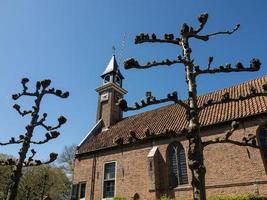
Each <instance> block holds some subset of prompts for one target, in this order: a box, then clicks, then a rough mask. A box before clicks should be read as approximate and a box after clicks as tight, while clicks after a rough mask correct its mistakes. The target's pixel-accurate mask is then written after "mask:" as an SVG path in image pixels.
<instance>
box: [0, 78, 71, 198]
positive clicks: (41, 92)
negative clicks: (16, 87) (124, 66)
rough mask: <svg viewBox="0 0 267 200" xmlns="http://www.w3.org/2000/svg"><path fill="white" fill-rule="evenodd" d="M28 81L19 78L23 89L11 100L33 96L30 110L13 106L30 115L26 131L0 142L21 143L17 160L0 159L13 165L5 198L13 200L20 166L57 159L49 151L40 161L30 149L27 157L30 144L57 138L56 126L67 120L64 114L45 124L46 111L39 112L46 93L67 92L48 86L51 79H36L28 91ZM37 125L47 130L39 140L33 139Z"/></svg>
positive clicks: (57, 93)
mask: <svg viewBox="0 0 267 200" xmlns="http://www.w3.org/2000/svg"><path fill="white" fill-rule="evenodd" d="M28 82H29V79H28V78H23V79H22V80H21V84H22V87H23V90H22V92H21V93H18V94H14V95H12V98H13V100H18V99H19V98H21V97H23V96H29V97H33V98H35V100H34V105H33V106H32V109H31V110H24V111H22V110H21V107H20V105H18V104H14V106H13V108H14V109H15V110H16V111H17V112H18V113H19V114H20V115H21V116H22V117H25V116H27V115H30V116H31V119H30V122H29V124H28V125H27V126H26V127H25V129H26V131H25V133H24V134H21V135H19V137H18V138H17V139H16V138H15V137H11V139H10V140H9V141H8V142H6V143H0V145H1V146H4V145H12V144H21V148H20V151H19V152H18V154H19V158H18V159H17V160H14V159H7V160H0V165H10V166H13V167H14V168H13V171H12V174H11V180H10V184H9V187H8V195H7V200H14V199H16V196H17V190H18V185H19V181H20V178H21V176H22V168H23V167H27V166H39V165H42V164H49V163H52V162H53V161H55V160H56V159H57V154H56V153H50V158H49V160H48V161H45V162H42V161H41V160H35V159H34V156H35V154H36V151H35V150H34V149H31V150H30V151H31V155H30V156H28V157H27V153H28V151H29V149H30V146H31V144H45V143H47V142H49V141H50V140H52V139H55V138H57V137H58V136H59V135H60V133H59V132H58V131H57V129H58V128H60V127H61V125H63V124H64V123H65V122H66V121H67V120H66V118H65V117H64V116H60V117H59V118H58V124H57V125H55V126H48V125H46V124H45V121H46V118H47V113H43V114H42V115H41V114H40V108H41V103H42V100H43V97H45V96H46V95H55V96H57V97H60V98H67V97H68V96H69V92H62V91H61V90H55V89H54V88H49V86H50V84H51V80H43V81H37V82H36V87H35V91H34V92H29V91H28V87H27V83H28ZM37 127H43V128H44V129H45V130H46V131H47V132H46V133H45V138H44V139H43V140H40V141H34V140H33V135H34V130H35V128H37Z"/></svg>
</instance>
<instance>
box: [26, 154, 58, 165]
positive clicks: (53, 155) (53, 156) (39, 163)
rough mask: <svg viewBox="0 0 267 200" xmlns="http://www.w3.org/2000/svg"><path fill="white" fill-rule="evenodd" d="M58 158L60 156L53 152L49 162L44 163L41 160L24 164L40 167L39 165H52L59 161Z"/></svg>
mask: <svg viewBox="0 0 267 200" xmlns="http://www.w3.org/2000/svg"><path fill="white" fill-rule="evenodd" d="M57 156H58V154H57V153H54V152H52V153H50V155H49V157H50V158H49V160H48V161H45V162H43V161H41V160H31V161H29V160H28V161H26V162H24V166H39V165H44V164H50V163H52V162H54V161H55V160H56V159H57Z"/></svg>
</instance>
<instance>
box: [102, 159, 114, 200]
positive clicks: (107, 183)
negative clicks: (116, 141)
mask: <svg viewBox="0 0 267 200" xmlns="http://www.w3.org/2000/svg"><path fill="white" fill-rule="evenodd" d="M115 172H116V162H109V163H105V165H104V181H103V184H104V185H103V198H104V199H107V198H113V197H114V195H115Z"/></svg>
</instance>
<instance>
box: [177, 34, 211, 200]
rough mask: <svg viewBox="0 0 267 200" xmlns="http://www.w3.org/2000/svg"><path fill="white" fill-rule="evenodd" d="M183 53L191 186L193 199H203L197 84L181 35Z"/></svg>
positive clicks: (203, 172) (203, 175) (202, 164)
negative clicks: (186, 89)
mask: <svg viewBox="0 0 267 200" xmlns="http://www.w3.org/2000/svg"><path fill="white" fill-rule="evenodd" d="M181 44H182V47H183V53H184V58H185V71H186V82H187V85H188V104H189V110H188V111H187V113H188V118H189V127H188V133H187V138H188V142H189V148H188V166H189V169H190V170H191V173H192V182H191V185H192V188H193V199H195V200H205V199H206V190H205V174H206V169H205V166H204V157H203V145H202V141H201V137H200V124H199V118H198V105H197V85H196V77H195V74H194V70H193V63H192V60H191V58H190V53H191V49H190V47H189V44H188V38H187V37H183V38H182V40H181Z"/></svg>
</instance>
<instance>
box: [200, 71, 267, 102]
mask: <svg viewBox="0 0 267 200" xmlns="http://www.w3.org/2000/svg"><path fill="white" fill-rule="evenodd" d="M264 78H267V75H264V76H260V77H257V78H255V79H251V80H247V81H245V82H241V83H236V84H234V85H231V86H228V87H225V88H220V89H217V90H214V91H211V92H208V93H204V94H202V95H199V96H198V97H197V98H200V97H204V96H208V95H211V94H214V93H217V92H221V91H223V90H227V89H231V88H234V87H238V86H239V85H246V84H249V83H250V82H253V81H258V80H260V79H264Z"/></svg>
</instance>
